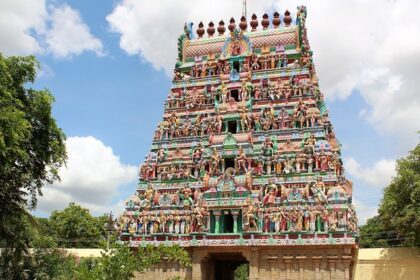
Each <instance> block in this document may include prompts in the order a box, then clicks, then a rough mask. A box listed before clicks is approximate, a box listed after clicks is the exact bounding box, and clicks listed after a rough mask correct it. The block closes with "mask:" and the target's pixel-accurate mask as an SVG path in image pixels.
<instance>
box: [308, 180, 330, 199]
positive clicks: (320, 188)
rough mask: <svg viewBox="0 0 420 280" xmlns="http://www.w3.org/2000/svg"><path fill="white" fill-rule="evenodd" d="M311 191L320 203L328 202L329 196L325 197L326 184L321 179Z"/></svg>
mask: <svg viewBox="0 0 420 280" xmlns="http://www.w3.org/2000/svg"><path fill="white" fill-rule="evenodd" d="M311 191H312V194H313V196H314V197H315V198H316V200H317V201H318V202H320V203H325V202H327V196H326V195H325V184H324V182H323V181H322V178H321V177H318V179H317V182H316V183H315V184H314V185H313V186H312V187H311Z"/></svg>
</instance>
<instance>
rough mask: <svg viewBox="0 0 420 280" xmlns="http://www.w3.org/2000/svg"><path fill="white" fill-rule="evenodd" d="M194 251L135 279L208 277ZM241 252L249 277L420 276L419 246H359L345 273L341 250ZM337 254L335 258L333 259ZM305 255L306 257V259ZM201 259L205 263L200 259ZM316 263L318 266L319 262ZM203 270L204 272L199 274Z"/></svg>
mask: <svg viewBox="0 0 420 280" xmlns="http://www.w3.org/2000/svg"><path fill="white" fill-rule="evenodd" d="M216 250H217V252H224V251H229V250H227V249H226V248H217V249H216V248H214V249H212V250H208V251H207V252H210V253H211V252H216ZM100 251H101V250H99V249H72V250H71V253H72V254H74V255H76V256H79V257H88V256H89V257H93V256H97V257H99V256H100ZM207 252H206V251H204V250H203V251H197V253H196V254H193V267H192V268H185V267H180V266H179V265H177V264H174V263H162V266H157V267H153V268H150V269H148V270H147V271H146V272H145V273H137V274H136V277H135V279H144V280H149V279H150V280H151V279H158V280H165V279H170V278H173V277H177V276H179V277H180V278H181V279H206V278H203V277H205V276H203V275H207V276H208V277H209V278H210V273H209V271H206V270H208V269H211V267H210V266H209V265H206V258H208V254H207ZM235 252H241V253H242V254H243V255H244V257H245V258H246V259H247V260H248V261H249V262H250V276H251V277H250V279H258V280H263V279H281V280H286V279H288V280H289V279H290V280H294V279H299V280H301V279H302V280H309V279H311V280H312V279H334V280H344V279H350V278H346V275H350V274H351V275H352V276H353V279H354V280H376V279H384V280H388V279H389V280H397V279H404V280H411V279H413V280H414V279H420V277H419V275H420V249H410V248H390V249H382V248H378V249H359V250H358V253H357V256H356V258H357V263H356V265H355V266H354V267H353V269H352V271H351V272H350V271H348V274H347V273H346V263H345V262H343V259H342V257H341V256H342V253H343V250H342V249H341V250H339V249H325V250H314V249H312V250H311V249H302V250H299V251H298V250H296V249H288V250H287V249H284V248H281V249H279V250H270V249H257V250H255V249H254V250H253V249H252V248H244V249H240V250H236V251H235ZM335 256H337V258H334V257H335ZM305 257H306V258H305ZM203 261H204V262H203ZM318 263H319V265H318ZM202 272H204V273H202Z"/></svg>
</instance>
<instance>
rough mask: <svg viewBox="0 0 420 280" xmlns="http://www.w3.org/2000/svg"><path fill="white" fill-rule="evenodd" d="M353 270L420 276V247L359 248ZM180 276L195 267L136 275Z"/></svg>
mask: <svg viewBox="0 0 420 280" xmlns="http://www.w3.org/2000/svg"><path fill="white" fill-rule="evenodd" d="M67 251H68V252H69V253H71V254H73V255H75V256H78V257H81V258H83V257H100V256H101V253H100V252H101V250H100V249H67ZM352 274H353V279H354V280H377V279H381V280H397V279H398V280H399V279H404V280H415V279H420V248H418V249H412V248H389V249H387V248H374V249H359V250H358V252H357V263H356V265H355V267H354V269H353V273H352ZM176 276H179V277H181V279H185V278H186V279H192V270H191V269H189V268H185V267H180V266H179V265H177V264H173V263H164V264H163V265H162V266H159V267H153V268H150V269H148V270H147V271H146V272H145V273H141V274H140V273H137V274H136V278H135V279H144V280H149V279H150V280H151V279H158V280H165V279H170V278H173V277H176ZM325 276H327V275H325ZM278 279H284V278H278ZM323 279H328V280H331V279H330V278H323Z"/></svg>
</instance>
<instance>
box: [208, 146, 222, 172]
mask: <svg viewBox="0 0 420 280" xmlns="http://www.w3.org/2000/svg"><path fill="white" fill-rule="evenodd" d="M220 160H221V158H220V156H219V153H218V152H217V149H216V148H214V149H213V154H212V155H211V157H210V161H211V165H210V175H213V174H216V175H217V174H219V171H220V169H219V166H220Z"/></svg>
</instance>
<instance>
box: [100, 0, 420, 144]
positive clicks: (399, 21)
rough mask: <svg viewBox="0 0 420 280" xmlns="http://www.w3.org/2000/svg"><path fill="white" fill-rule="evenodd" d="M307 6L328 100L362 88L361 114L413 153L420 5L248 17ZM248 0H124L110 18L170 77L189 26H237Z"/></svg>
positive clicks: (130, 48)
mask: <svg viewBox="0 0 420 280" xmlns="http://www.w3.org/2000/svg"><path fill="white" fill-rule="evenodd" d="M300 4H305V5H307V7H308V19H307V26H308V34H309V37H310V38H309V40H310V43H311V47H312V49H313V51H314V59H315V64H316V67H317V73H318V77H319V79H320V85H321V89H322V90H323V92H324V94H325V95H326V96H327V98H329V99H331V100H334V99H336V98H339V99H344V98H346V97H348V96H350V95H351V94H353V93H354V92H355V91H354V90H359V91H360V93H361V95H362V97H363V99H364V100H365V101H366V103H367V105H368V108H367V109H366V110H364V113H363V114H362V115H361V117H362V118H364V119H365V120H367V121H368V122H369V123H370V124H371V125H372V126H373V127H374V128H375V129H376V130H377V131H378V132H380V133H384V134H386V135H391V136H393V137H396V138H397V139H398V140H399V141H400V146H401V147H400V149H401V151H400V152H405V151H407V150H408V149H409V148H412V146H414V145H415V144H416V143H417V141H418V138H417V137H416V134H415V132H416V131H417V130H419V129H420V125H419V123H420V94H419V93H418V89H419V88H420V79H418V78H417V75H418V73H419V72H420V37H419V36H416V35H417V34H420V24H419V21H418V18H419V17H420V2H419V1H417V0H401V1H393V0H386V1H384V0H372V1H363V0H351V1H350V0H343V1H331V0H330V1H328V0H319V1H309V0H299V1H291V0H288V1H276V0H263V1H253V2H251V1H249V2H248V16H250V15H251V14H252V13H254V12H255V13H256V14H257V15H258V17H259V20H260V19H261V15H262V14H263V13H264V12H265V11H268V10H271V9H272V8H275V9H277V10H278V11H279V12H280V13H283V12H284V10H285V9H289V10H290V11H291V12H292V13H295V11H296V10H295V9H296V6H297V5H300ZM241 5H242V1H221V0H205V1H204V0H203V1H187V0H179V1H171V0H165V1H159V5H156V4H155V2H154V1H152V0H139V1H135V0H122V1H120V3H119V4H118V5H117V6H116V7H115V9H114V10H113V11H112V13H110V14H109V15H108V16H107V21H108V22H109V25H110V29H111V30H112V31H114V32H117V33H120V35H121V37H120V47H121V48H122V49H123V50H125V51H126V52H127V53H128V54H131V55H140V57H141V59H142V60H145V61H147V62H149V63H151V64H152V65H153V67H154V68H155V69H158V70H161V69H163V70H165V71H166V73H168V75H171V73H172V68H173V65H174V63H175V60H176V46H177V45H176V39H177V37H178V36H179V35H180V34H181V33H182V31H183V24H184V22H186V21H192V22H194V26H195V27H197V25H198V23H199V22H200V21H201V20H202V21H203V23H204V24H205V26H207V23H208V22H209V21H210V20H212V21H213V22H214V23H215V24H216V27H217V23H218V21H219V20H220V19H223V20H224V21H225V23H226V24H227V23H228V21H229V19H230V17H231V16H234V17H235V19H236V22H238V21H239V17H240V13H241Z"/></svg>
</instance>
